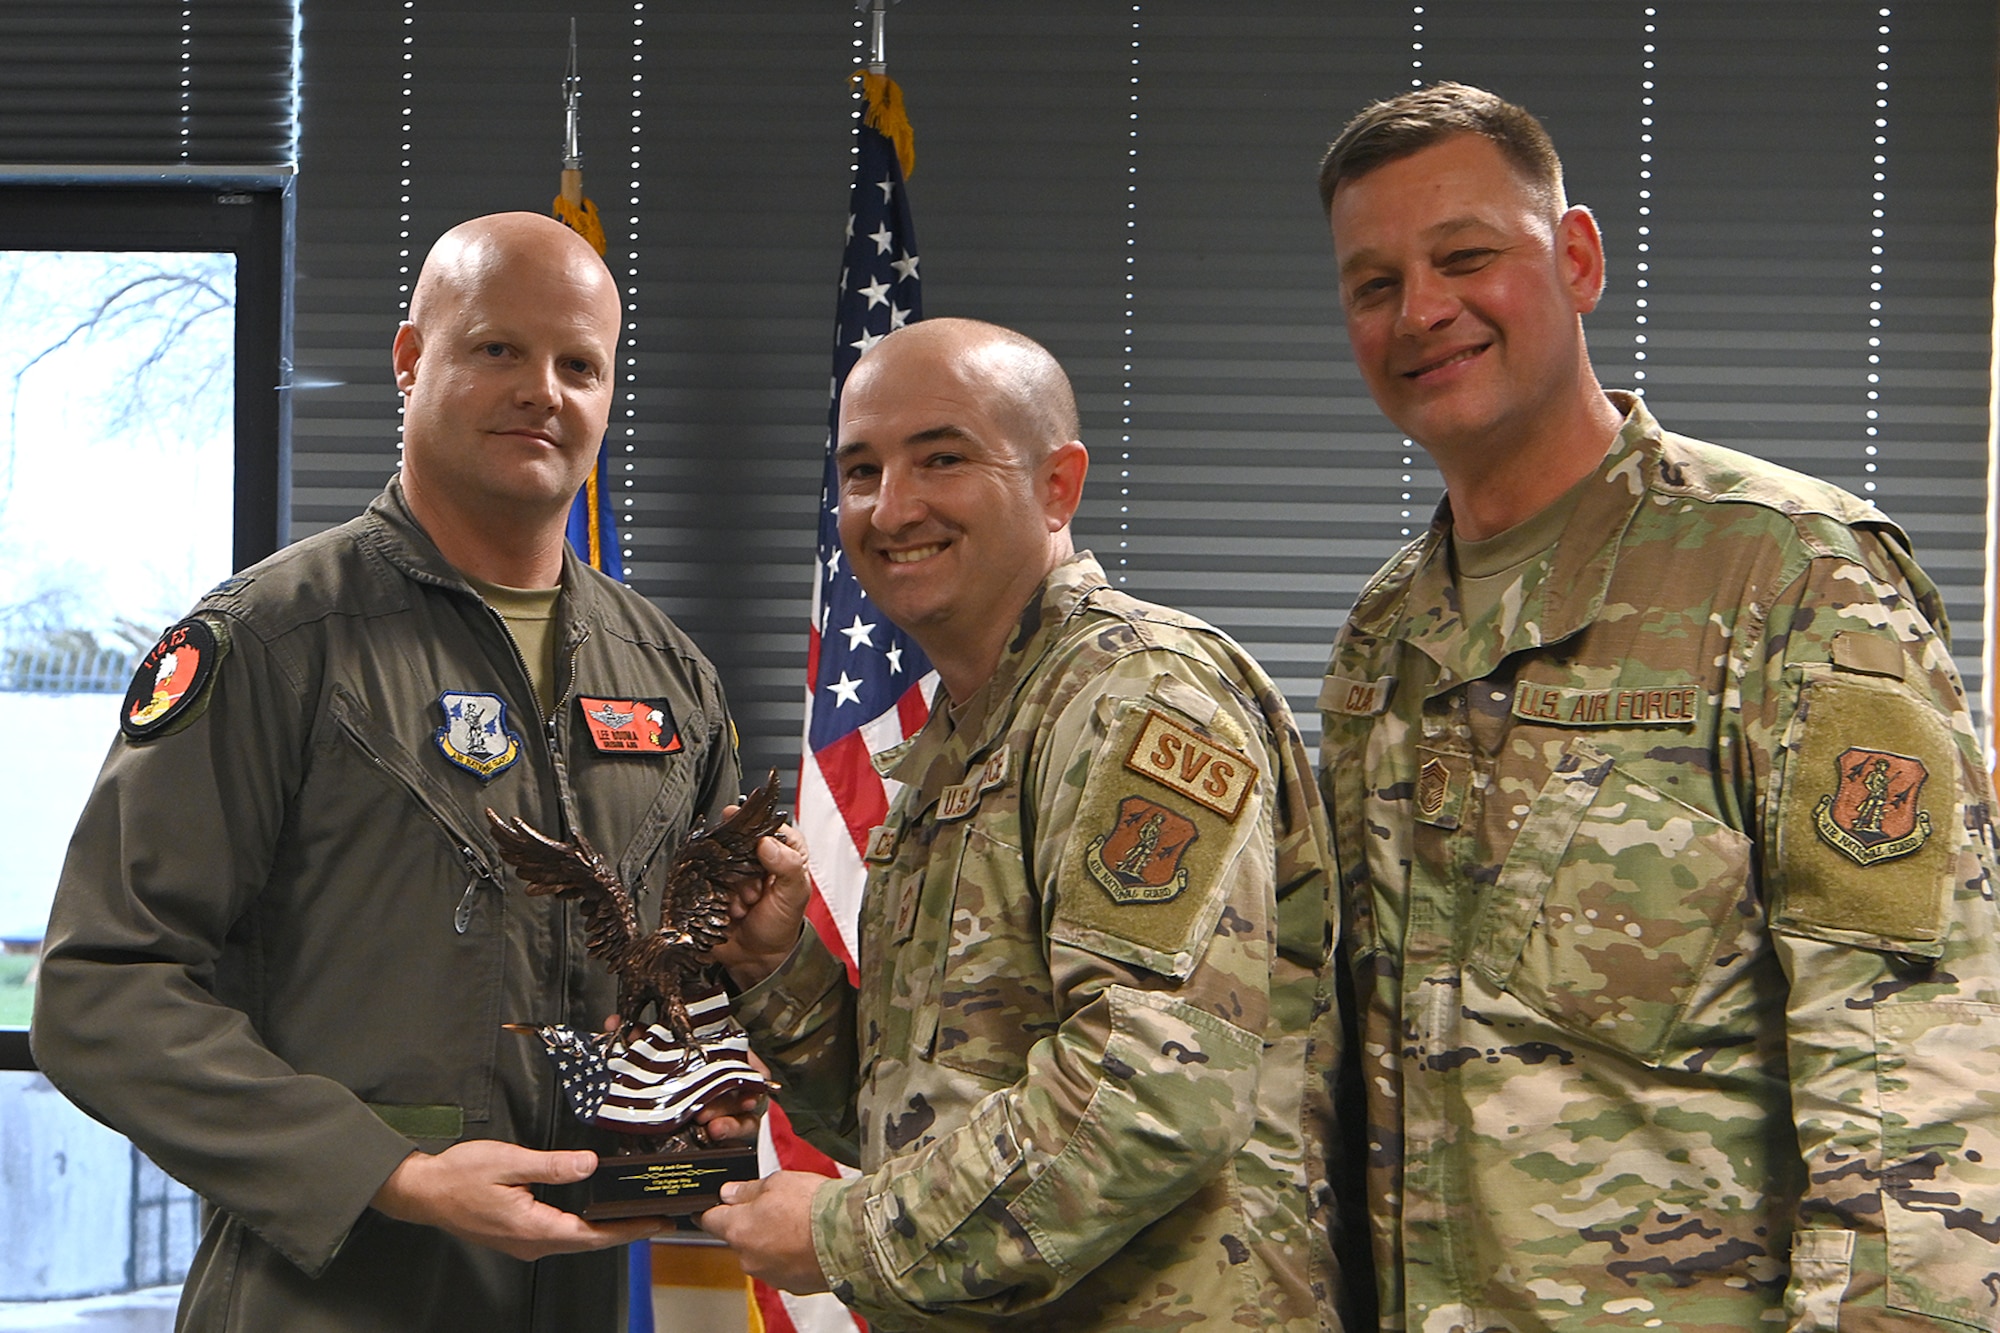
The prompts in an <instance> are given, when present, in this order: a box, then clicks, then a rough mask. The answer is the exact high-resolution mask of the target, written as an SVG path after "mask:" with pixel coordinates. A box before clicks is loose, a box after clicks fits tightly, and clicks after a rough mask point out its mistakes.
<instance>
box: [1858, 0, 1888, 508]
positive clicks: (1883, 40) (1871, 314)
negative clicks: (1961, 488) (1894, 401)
mask: <svg viewBox="0 0 2000 1333" xmlns="http://www.w3.org/2000/svg"><path fill="white" fill-rule="evenodd" d="M1875 17H1876V19H1877V23H1876V25H1875V38H1876V41H1875V117H1874V120H1875V134H1874V140H1875V142H1874V144H1873V145H1872V147H1873V148H1874V150H1875V151H1874V152H1873V153H1872V154H1871V156H1872V157H1873V158H1874V166H1875V170H1874V173H1873V174H1874V178H1875V179H1874V182H1873V184H1874V189H1873V191H1872V194H1873V195H1874V199H1873V203H1874V210H1873V211H1874V219H1873V222H1874V226H1873V227H1872V228H1870V233H1871V234H1870V236H1869V256H1868V391H1867V392H1868V399H1867V402H1868V406H1867V407H1866V408H1865V409H1864V410H1865V411H1866V412H1867V414H1868V415H1867V421H1868V426H1867V432H1868V443H1867V444H1866V445H1864V446H1862V447H1863V450H1864V452H1865V453H1866V454H1867V461H1866V462H1864V463H1863V464H1862V470H1863V471H1865V472H1867V474H1868V480H1866V481H1864V482H1862V483H1861V488H1862V490H1863V491H1864V492H1866V493H1867V494H1869V495H1871V496H1872V495H1873V494H1874V493H1875V470H1876V458H1877V455H1876V451H1877V448H1878V447H1879V445H1880V441H1881V434H1880V430H1881V424H1882V223H1883V217H1884V214H1885V213H1886V212H1887V210H1888V194H1889V18H1890V11H1889V10H1888V9H1886V8H1884V9H1879V10H1877V11H1876V13H1875Z"/></svg>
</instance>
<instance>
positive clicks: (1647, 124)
mask: <svg viewBox="0 0 2000 1333" xmlns="http://www.w3.org/2000/svg"><path fill="white" fill-rule="evenodd" d="M1659 13H1660V11H1659V10H1657V9H1653V8H1650V7H1649V8H1648V9H1647V10H1646V11H1645V18H1646V22H1645V24H1644V25H1643V26H1644V29H1645V31H1644V38H1645V40H1643V41H1642V42H1641V43H1640V44H1639V72H1640V73H1639V167H1638V170H1639V178H1638V179H1639V189H1638V207H1639V225H1638V231H1639V246H1638V256H1639V257H1638V264H1637V266H1636V267H1637V270H1638V278H1637V279H1636V280H1635V282H1634V284H1633V285H1634V286H1635V287H1636V288H1637V294H1636V296H1635V297H1634V299H1633V302H1632V325H1633V328H1632V385H1633V388H1634V390H1635V391H1636V392H1637V393H1638V394H1639V396H1640V397H1642V398H1643V397H1644V396H1645V394H1646V311H1647V309H1648V305H1647V302H1648V299H1649V298H1648V297H1647V290H1648V284H1649V283H1650V282H1651V281H1652V278H1651V274H1652V269H1653V260H1652V254H1653V108H1654V105H1655V104H1654V99H1653V74H1654V70H1655V67H1656V65H1657V59H1656V57H1657V56H1658V54H1659V50H1658V48H1659V43H1658V41H1657V40H1656V39H1657V38H1658V36H1659V24H1658V23H1657V22H1655V20H1656V19H1658V18H1659Z"/></svg>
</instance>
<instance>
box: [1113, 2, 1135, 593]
mask: <svg viewBox="0 0 2000 1333" xmlns="http://www.w3.org/2000/svg"><path fill="white" fill-rule="evenodd" d="M1140 12H1141V7H1140V6H1139V5H1133V6H1132V72H1131V75H1130V81H1129V82H1128V83H1127V84H1126V89H1127V91H1126V97H1127V99H1128V100H1127V104H1126V118H1125V326H1124V327H1125V360H1124V362H1123V365H1124V367H1125V397H1124V407H1123V412H1124V415H1123V417H1122V419H1121V421H1120V423H1119V425H1120V430H1121V432H1122V433H1121V434H1120V435H1119V437H1118V447H1119V453H1118V574H1117V578H1118V582H1120V583H1124V582H1125V581H1126V577H1127V573H1128V571H1129V569H1130V567H1131V547H1132V485H1131V482H1132V364H1133V352H1132V348H1133V342H1132V330H1133V329H1134V328H1136V327H1137V321H1136V318H1135V312H1136V311H1137V310H1138V308H1139V307H1138V305H1137V303H1136V296H1135V293H1136V292H1137V290H1138V286H1137V284H1138V280H1139V267H1138V263H1139V253H1138V252H1139V40H1140V39H1139V20H1140Z"/></svg>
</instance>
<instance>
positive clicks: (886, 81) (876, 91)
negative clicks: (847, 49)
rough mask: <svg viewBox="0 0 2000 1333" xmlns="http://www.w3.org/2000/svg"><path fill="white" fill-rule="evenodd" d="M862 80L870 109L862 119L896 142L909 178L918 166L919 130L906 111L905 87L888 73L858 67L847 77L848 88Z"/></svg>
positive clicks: (877, 131) (893, 142) (897, 155)
mask: <svg viewBox="0 0 2000 1333" xmlns="http://www.w3.org/2000/svg"><path fill="white" fill-rule="evenodd" d="M856 79H859V80H860V81H861V95H862V96H863V97H865V98H866V99H867V101H868V110H867V112H866V113H865V114H864V115H863V116H862V117H861V121H862V123H863V124H864V125H866V126H867V127H868V128H869V129H871V130H874V131H875V132H876V133H877V134H879V135H881V136H882V137H883V138H885V139H887V140H888V141H889V142H890V143H892V144H894V145H896V162H897V164H898V165H899V166H901V167H902V168H903V179H904V180H908V179H909V178H910V176H911V174H912V173H914V172H915V171H916V169H917V132H916V131H915V130H913V129H911V128H910V117H909V113H908V112H906V111H904V110H903V90H902V89H901V88H899V87H897V86H896V81H895V80H894V79H892V78H890V77H889V76H888V75H887V74H871V73H869V72H868V71H867V70H865V69H857V70H855V71H854V73H853V74H852V75H850V76H849V77H848V80H847V83H848V86H849V87H852V86H853V85H854V81H855V80H856Z"/></svg>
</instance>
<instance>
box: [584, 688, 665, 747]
mask: <svg viewBox="0 0 2000 1333" xmlns="http://www.w3.org/2000/svg"><path fill="white" fill-rule="evenodd" d="M576 704H577V707H579V708H581V709H582V710H583V720H584V723H585V724H586V725H587V726H589V728H590V743H591V744H592V745H594V746H596V747H597V752H598V753H599V754H674V753H676V752H678V751H679V750H680V748H681V734H680V732H679V731H678V730H676V729H675V727H674V713H673V709H672V708H670V707H668V705H667V701H666V700H665V699H598V698H594V697H592V696H591V695H588V694H583V695H578V696H577V700H576Z"/></svg>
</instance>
